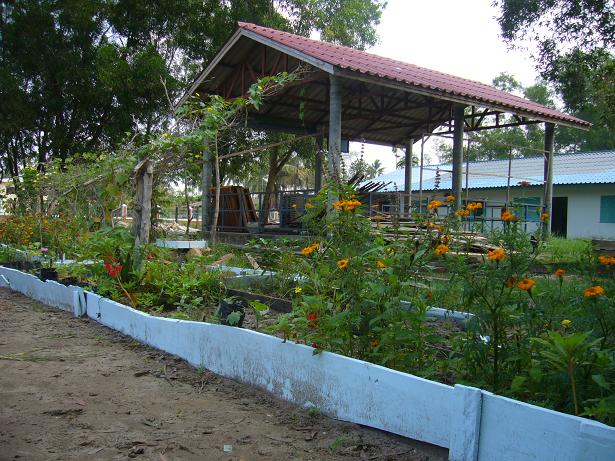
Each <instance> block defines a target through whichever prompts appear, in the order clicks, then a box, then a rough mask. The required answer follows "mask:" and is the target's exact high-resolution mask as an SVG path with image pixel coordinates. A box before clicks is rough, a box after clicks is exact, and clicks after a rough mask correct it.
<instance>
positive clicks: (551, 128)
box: [543, 123, 555, 236]
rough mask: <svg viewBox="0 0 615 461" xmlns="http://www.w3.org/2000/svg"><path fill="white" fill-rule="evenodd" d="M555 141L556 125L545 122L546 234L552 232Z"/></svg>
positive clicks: (544, 225) (544, 226) (544, 229)
mask: <svg viewBox="0 0 615 461" xmlns="http://www.w3.org/2000/svg"><path fill="white" fill-rule="evenodd" d="M554 141H555V125H554V124H553V123H545V153H544V156H545V169H544V182H545V191H544V204H543V205H544V211H545V212H546V213H548V214H549V219H547V220H546V221H545V222H544V224H543V233H544V235H545V236H547V235H549V234H550V233H551V210H552V205H553V145H554Z"/></svg>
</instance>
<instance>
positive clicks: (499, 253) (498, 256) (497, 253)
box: [487, 248, 506, 261]
mask: <svg viewBox="0 0 615 461" xmlns="http://www.w3.org/2000/svg"><path fill="white" fill-rule="evenodd" d="M505 257H506V250H505V249H504V248H495V249H494V250H489V251H488V252H487V258H488V259H489V260H490V261H501V260H502V259H504V258H505Z"/></svg>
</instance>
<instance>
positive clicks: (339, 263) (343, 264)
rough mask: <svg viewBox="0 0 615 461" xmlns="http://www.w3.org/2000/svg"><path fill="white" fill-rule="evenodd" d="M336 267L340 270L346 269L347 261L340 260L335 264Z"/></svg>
mask: <svg viewBox="0 0 615 461" xmlns="http://www.w3.org/2000/svg"><path fill="white" fill-rule="evenodd" d="M337 267H339V268H340V269H346V268H347V267H348V260H347V259H340V260H339V261H338V262H337Z"/></svg>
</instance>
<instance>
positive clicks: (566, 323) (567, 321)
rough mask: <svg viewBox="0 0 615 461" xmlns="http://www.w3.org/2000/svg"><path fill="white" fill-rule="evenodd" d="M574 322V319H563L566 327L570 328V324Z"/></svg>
mask: <svg viewBox="0 0 615 461" xmlns="http://www.w3.org/2000/svg"><path fill="white" fill-rule="evenodd" d="M571 323H572V320H568V319H564V320H562V326H563V327H564V328H568V327H569V326H570V324H571Z"/></svg>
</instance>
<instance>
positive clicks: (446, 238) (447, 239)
mask: <svg viewBox="0 0 615 461" xmlns="http://www.w3.org/2000/svg"><path fill="white" fill-rule="evenodd" d="M440 240H442V243H444V244H445V245H446V244H448V242H450V241H451V238H450V237H449V236H448V235H443V236H442V238H441V239H440Z"/></svg>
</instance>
